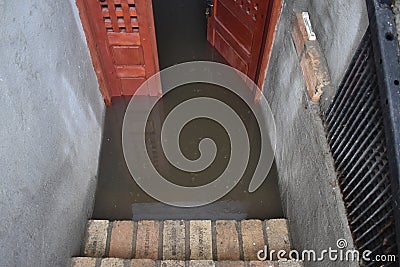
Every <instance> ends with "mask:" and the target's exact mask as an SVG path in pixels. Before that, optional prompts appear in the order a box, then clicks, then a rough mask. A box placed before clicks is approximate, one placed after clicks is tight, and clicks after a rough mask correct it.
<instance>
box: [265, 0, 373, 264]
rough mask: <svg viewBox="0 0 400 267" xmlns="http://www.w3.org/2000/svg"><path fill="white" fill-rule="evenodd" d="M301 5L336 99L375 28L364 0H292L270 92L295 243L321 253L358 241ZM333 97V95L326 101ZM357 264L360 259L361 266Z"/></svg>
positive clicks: (268, 86)
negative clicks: (309, 64) (298, 43)
mask: <svg viewBox="0 0 400 267" xmlns="http://www.w3.org/2000/svg"><path fill="white" fill-rule="evenodd" d="M294 11H308V12H309V13H310V18H311V22H312V24H313V26H314V31H315V32H316V35H317V39H318V40H319V42H320V44H321V47H322V49H323V52H324V54H325V56H326V59H327V63H328V68H329V71H330V74H331V77H332V88H330V89H329V90H331V92H327V93H325V94H324V95H323V97H322V98H323V101H322V102H321V103H325V102H324V101H329V99H330V97H331V96H332V95H333V94H334V92H335V89H336V88H337V87H338V85H339V83H340V81H341V78H342V76H343V74H344V72H345V70H346V68H347V65H348V63H349V62H350V60H351V58H352V55H353V53H354V52H355V50H356V48H357V46H358V44H359V41H360V40H361V38H362V36H363V34H364V33H365V30H366V28H367V25H368V22H367V19H368V18H367V12H366V7H365V3H364V1H347V0H338V1H319V0H302V1H294V0H286V1H285V0H284V4H283V10H282V14H281V17H280V21H279V24H278V27H277V33H276V39H275V42H274V46H273V51H272V57H271V60H270V64H269V69H268V72H267V75H266V80H265V86H264V88H263V90H264V93H265V95H266V97H267V99H268V100H269V102H270V104H271V108H272V111H273V113H274V115H275V120H276V125H277V132H278V144H277V151H276V164H277V167H278V172H279V177H280V181H279V185H280V189H281V196H282V201H283V206H284V212H285V215H286V216H287V218H288V219H289V223H290V230H291V237H292V242H293V244H294V248H296V249H298V250H303V249H314V250H316V251H321V250H322V249H328V248H329V247H332V248H333V249H335V248H337V247H336V241H337V240H338V239H340V238H345V239H347V241H348V242H349V248H352V247H353V244H352V240H351V234H350V231H349V228H348V223H347V219H346V217H345V210H344V206H343V202H342V198H341V194H340V191H339V190H338V187H337V184H336V174H335V171H334V167H333V160H332V157H331V155H330V152H329V147H328V145H327V142H326V139H325V134H324V128H323V123H322V120H321V115H320V114H321V108H322V106H321V105H320V104H316V103H313V102H311V101H310V100H309V97H308V95H307V92H306V88H305V81H304V77H303V75H302V71H301V68H300V64H299V62H298V58H297V55H296V52H295V47H294V44H293V41H292V37H291V30H292V20H293V13H294ZM325 98H327V99H325ZM353 265H355V264H353ZM306 266H327V267H328V266H352V264H351V263H345V262H329V261H325V262H324V263H321V262H318V263H313V262H306Z"/></svg>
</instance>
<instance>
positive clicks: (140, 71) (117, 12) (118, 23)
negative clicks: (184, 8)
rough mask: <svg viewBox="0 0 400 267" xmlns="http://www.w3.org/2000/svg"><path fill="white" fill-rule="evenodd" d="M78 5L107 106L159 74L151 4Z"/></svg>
mask: <svg viewBox="0 0 400 267" xmlns="http://www.w3.org/2000/svg"><path fill="white" fill-rule="evenodd" d="M77 5H78V8H79V13H80V17H81V20H82V24H83V27H84V30H85V33H86V37H87V41H88V45H89V50H90V53H91V56H92V61H93V66H94V69H95V71H96V74H97V77H98V80H99V84H100V89H101V91H102V93H103V96H104V99H105V102H106V104H108V105H109V104H111V98H112V97H113V96H121V95H133V94H134V93H135V91H136V90H137V88H139V86H140V85H141V84H142V83H143V82H144V81H145V80H146V79H147V78H149V77H150V76H152V75H153V74H155V73H156V72H158V71H159V67H158V54H157V44H156V37H155V29H154V20H153V9H152V4H151V0H77ZM160 93H161V92H159V91H156V90H154V89H151V88H149V89H148V91H147V92H146V94H148V95H159V94H160Z"/></svg>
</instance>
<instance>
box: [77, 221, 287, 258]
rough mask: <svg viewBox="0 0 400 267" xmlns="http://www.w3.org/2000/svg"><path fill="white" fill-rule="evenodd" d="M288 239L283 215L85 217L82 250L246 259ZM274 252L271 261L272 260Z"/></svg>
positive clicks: (93, 254)
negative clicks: (140, 218)
mask: <svg viewBox="0 0 400 267" xmlns="http://www.w3.org/2000/svg"><path fill="white" fill-rule="evenodd" d="M289 240H290V239H289V231H288V226H287V221H286V220H285V219H273V220H267V221H261V220H243V221H226V220H224V221H222V220H220V221H209V220H201V221H196V220H192V221H183V220H180V221H170V220H167V221H139V222H134V221H114V222H110V221H107V220H91V221H89V222H88V225H87V232H86V237H85V241H84V245H83V252H82V255H83V256H85V257H94V258H108V257H110V258H123V259H151V260H214V261H240V260H242V261H252V260H258V258H257V252H258V251H260V250H262V249H264V248H265V246H266V245H267V244H268V246H267V247H268V250H269V251H271V250H274V251H276V252H278V251H280V250H284V251H287V252H289V251H290V249H291V246H290V241H289ZM276 254H277V253H274V254H273V255H274V257H273V258H272V259H271V260H276ZM268 255H270V253H269V252H268Z"/></svg>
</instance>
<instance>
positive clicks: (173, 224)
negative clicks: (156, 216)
mask: <svg viewBox="0 0 400 267" xmlns="http://www.w3.org/2000/svg"><path fill="white" fill-rule="evenodd" d="M185 256H186V255H185V222H184V221H165V222H164V232H163V259H168V260H185Z"/></svg>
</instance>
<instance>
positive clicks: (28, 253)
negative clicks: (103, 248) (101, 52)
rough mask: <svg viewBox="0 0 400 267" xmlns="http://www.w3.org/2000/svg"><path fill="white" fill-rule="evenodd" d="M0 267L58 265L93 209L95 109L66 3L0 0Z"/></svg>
mask: <svg viewBox="0 0 400 267" xmlns="http://www.w3.org/2000/svg"><path fill="white" fill-rule="evenodd" d="M0 24H1V25H3V27H1V28H0V36H1V38H2V41H1V42H0V51H1V53H0V61H1V64H0V106H1V108H2V110H1V112H0V151H1V152H0V153H1V160H0V170H1V179H0V214H1V218H2V219H1V227H0V240H1V246H0V266H5V267H8V266H18V267H21V266H49V267H50V266H65V265H66V262H67V260H68V258H69V257H70V256H72V255H76V254H78V252H79V248H80V241H81V238H82V235H83V232H84V226H85V221H86V219H87V217H88V216H89V215H90V213H91V210H92V202H93V194H94V189H95V185H96V173H97V164H98V154H99V147H100V141H101V132H102V124H103V113H104V103H103V100H102V98H101V94H100V92H99V90H98V84H97V80H96V77H95V73H94V70H93V67H92V65H91V61H90V56H89V51H88V48H87V46H86V43H85V39H84V34H83V31H82V28H81V25H79V15H78V13H77V9H76V6H75V4H74V1H73V0H70V1H54V0H33V1H22V0H15V1H6V0H0Z"/></svg>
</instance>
